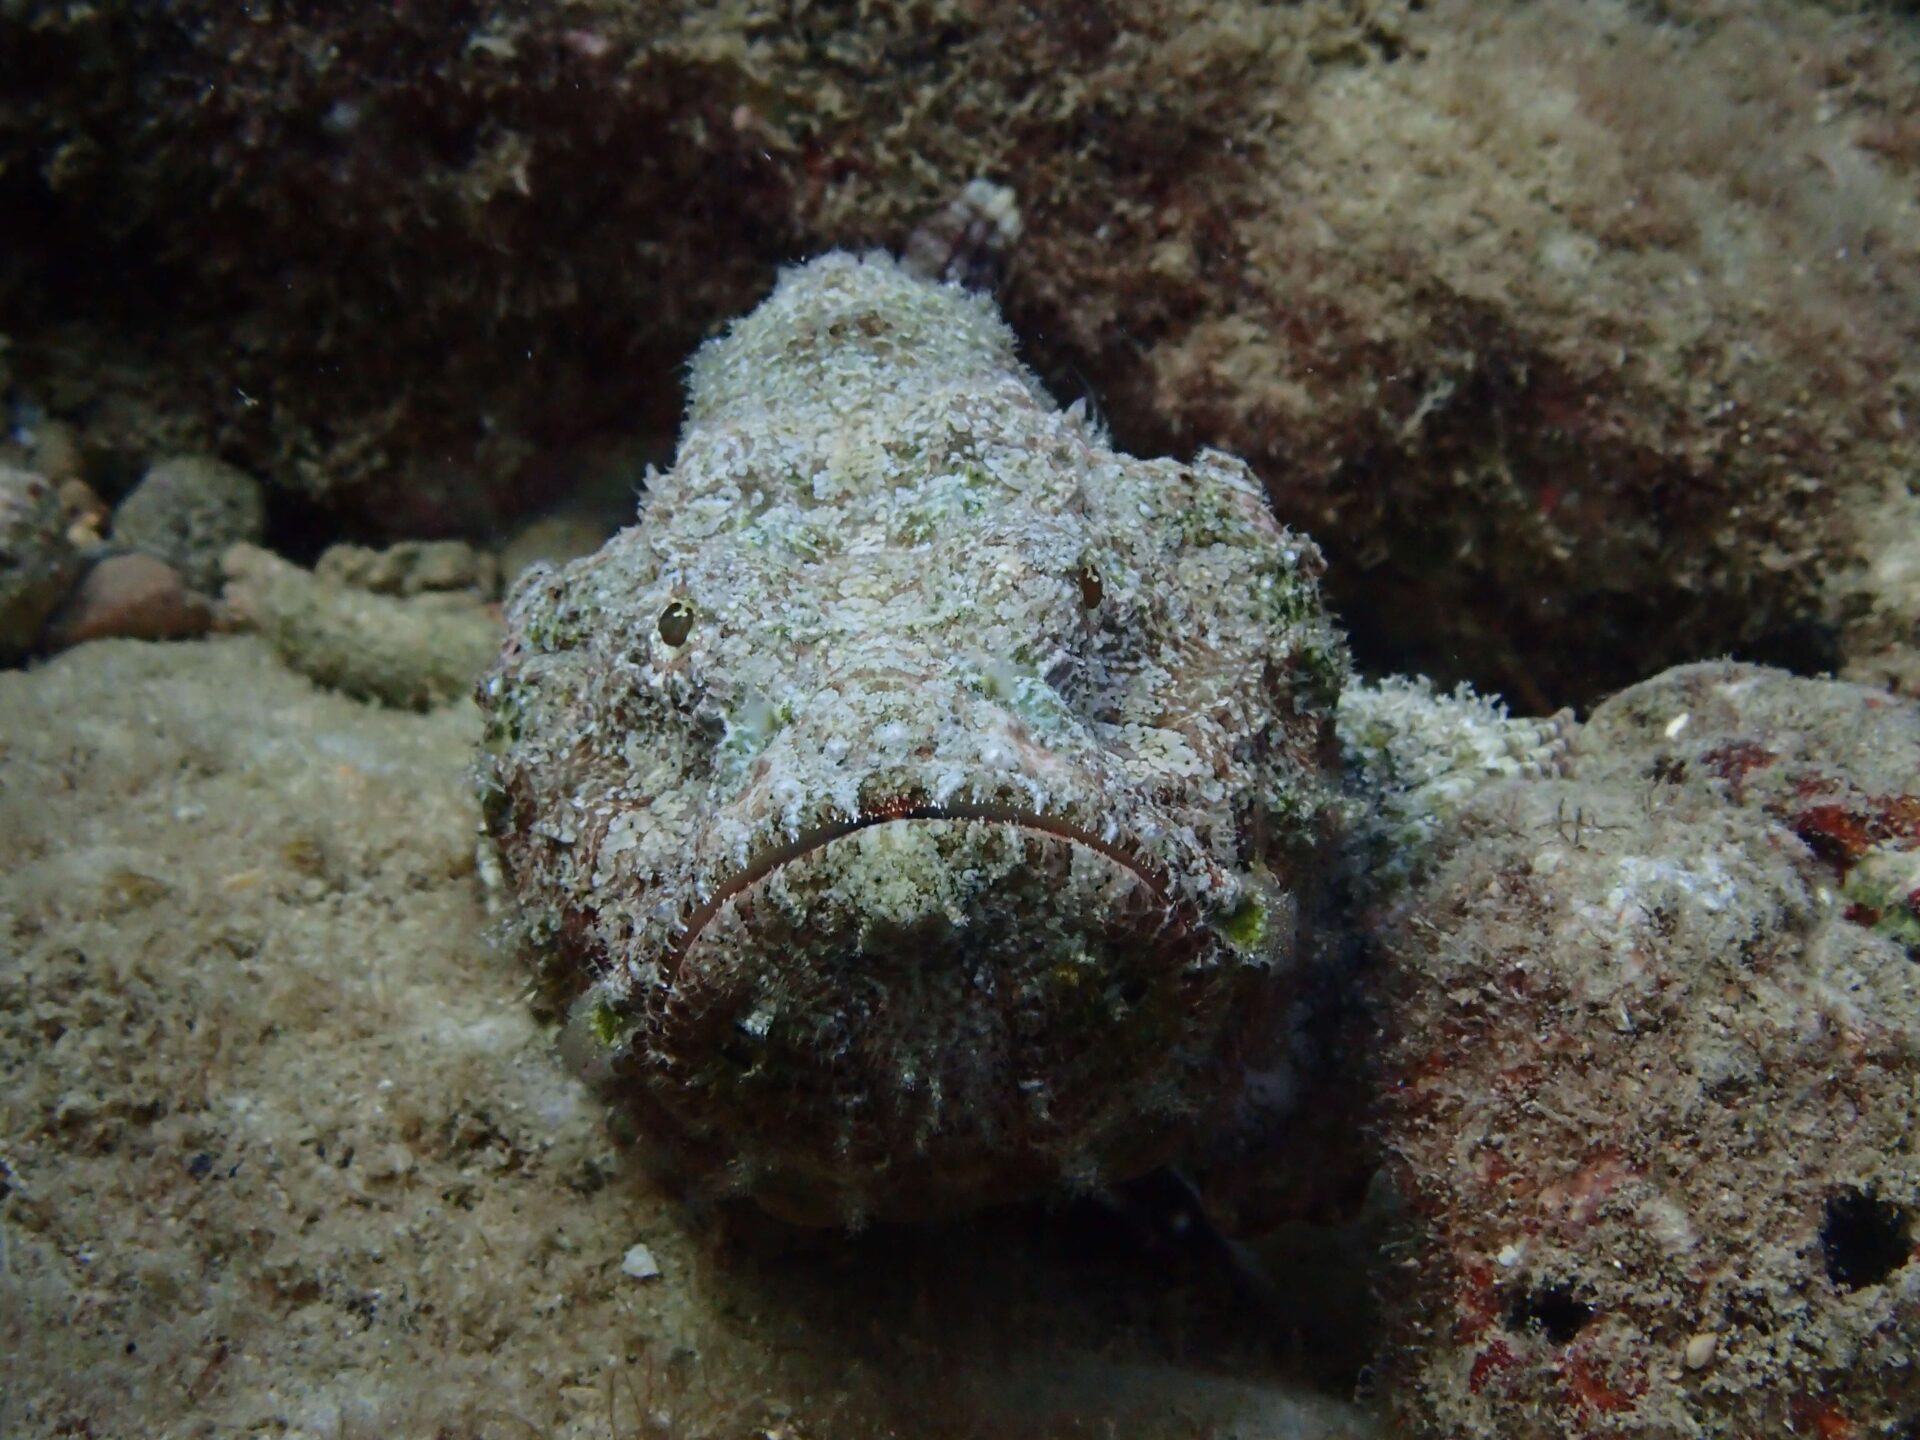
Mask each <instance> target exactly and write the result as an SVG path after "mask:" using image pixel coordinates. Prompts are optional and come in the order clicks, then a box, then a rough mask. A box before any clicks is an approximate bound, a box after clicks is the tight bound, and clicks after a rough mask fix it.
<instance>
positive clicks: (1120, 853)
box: [669, 802, 1195, 975]
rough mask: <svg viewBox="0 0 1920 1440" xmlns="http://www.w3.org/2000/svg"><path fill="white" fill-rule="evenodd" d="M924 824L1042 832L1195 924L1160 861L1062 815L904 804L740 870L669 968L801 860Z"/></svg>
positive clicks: (693, 926)
mask: <svg viewBox="0 0 1920 1440" xmlns="http://www.w3.org/2000/svg"><path fill="white" fill-rule="evenodd" d="M922 820H979V821H985V822H988V823H990V824H997V825H1006V826H1009V827H1011V828H1014V829H1020V830H1032V831H1037V832H1039V833H1041V834H1044V835H1051V836H1054V837H1056V838H1058V839H1061V840H1066V841H1068V842H1069V843H1072V844H1076V845H1084V846H1086V847H1087V848H1088V849H1090V850H1094V851H1097V852H1098V853H1099V854H1101V855H1103V856H1105V857H1106V858H1107V859H1109V860H1111V861H1113V862H1114V863H1115V864H1116V865H1119V866H1121V867H1122V868H1124V869H1126V870H1127V871H1129V872H1130V873H1131V874H1133V875H1134V876H1135V877H1136V878H1137V879H1138V880H1139V881H1140V883H1141V884H1142V885H1144V886H1146V887H1147V890H1148V891H1149V893H1151V894H1152V896H1153V898H1154V901H1155V902H1156V903H1157V904H1159V905H1160V906H1161V907H1162V908H1163V909H1164V910H1165V911H1166V913H1167V914H1168V916H1169V917H1170V918H1171V917H1175V916H1177V917H1179V918H1180V919H1181V920H1184V921H1186V922H1188V923H1189V924H1191V923H1192V921H1193V920H1194V919H1195V917H1194V916H1193V915H1192V914H1190V913H1189V912H1190V909H1191V907H1190V906H1188V905H1186V904H1184V903H1182V902H1179V901H1176V900H1174V899H1173V898H1172V897H1171V894H1170V891H1171V888H1172V887H1171V885H1170V883H1169V879H1168V876H1167V872H1166V868H1165V867H1164V866H1163V865H1161V864H1160V863H1159V862H1158V861H1156V860H1154V859H1153V858H1152V857H1151V856H1148V855H1145V854H1143V853H1141V852H1140V851H1139V850H1137V849H1135V848H1133V847H1131V846H1128V845H1126V844H1124V843H1122V842H1121V841H1119V840H1105V839H1102V838H1101V837H1100V836H1098V835H1096V834H1094V833H1093V832H1092V831H1090V830H1088V829H1086V828H1085V827H1083V826H1080V825H1075V824H1074V823H1073V822H1072V821H1070V820H1065V819H1062V818H1061V817H1060V816H1058V815H1049V814H1046V813H1044V812H1042V811H1038V810H1024V809H1021V808H1019V807H1017V806H1009V805H994V804H990V803H981V802H975V803H969V804H960V805H933V804H903V805H900V806H889V807H886V808H883V809H876V810H870V811H866V812H864V813H862V814H860V815H856V816H854V817H852V818H851V819H846V820H837V821H832V822H829V823H828V824H825V825H821V826H818V827H816V828H815V829H813V830H811V831H809V832H808V833H807V834H805V835H803V836H801V837H800V838H799V839H797V840H794V841H790V842H789V843H787V844H785V845H778V846H774V847H772V848H771V849H769V850H766V851H763V852H762V853H761V854H759V855H757V856H755V857H754V858H753V859H751V860H749V861H748V862H747V863H746V864H745V865H743V866H742V867H741V868H740V869H739V870H737V871H735V872H734V873H733V874H732V875H729V876H728V877H727V879H726V880H725V881H724V882H723V883H722V884H721V885H720V886H719V887H718V888H717V889H716V890H715V891H714V892H713V894H712V895H710V896H708V897H707V899H706V900H705V901H704V902H703V903H702V904H700V905H699V906H697V907H695V908H694V909H693V910H692V911H690V912H689V913H688V914H687V915H686V917H685V918H684V921H683V928H682V930H681V934H680V939H679V942H678V944H676V945H675V947H674V951H673V956H672V959H671V962H670V966H669V968H670V969H671V970H672V971H673V972H674V973H675V974H676V975H678V974H679V973H680V971H681V969H682V967H683V966H684V965H685V963H686V959H687V956H688V954H689V953H690V952H691V951H692V950H693V948H694V947H695V946H696V945H698V944H699V943H700V937H701V936H702V935H703V934H705V932H706V929H707V926H708V925H709V924H711V923H712V921H713V918H714V916H716V915H718V914H719V913H720V911H721V909H722V907H724V906H725V905H726V903H727V902H728V901H729V900H732V899H733V898H734V897H735V896H738V895H741V894H744V893H745V892H746V891H748V890H750V889H752V888H753V887H754V886H755V885H757V884H759V883H760V882H761V881H762V880H764V879H766V878H767V877H768V876H769V875H771V874H773V873H774V872H775V871H776V870H779V869H780V868H782V867H783V866H786V865H790V864H792V863H793V862H795V861H796V860H801V859H804V858H805V857H806V856H808V855H812V854H814V853H815V852H817V851H820V850H823V849H825V848H826V847H827V846H829V845H831V844H833V843H835V842H836V841H839V840H844V839H845V838H846V837H847V836H849V835H853V834H856V833H858V832H859V831H861V830H869V829H872V828H873V827H874V826H876V825H898V824H911V823H913V822H916V821H922Z"/></svg>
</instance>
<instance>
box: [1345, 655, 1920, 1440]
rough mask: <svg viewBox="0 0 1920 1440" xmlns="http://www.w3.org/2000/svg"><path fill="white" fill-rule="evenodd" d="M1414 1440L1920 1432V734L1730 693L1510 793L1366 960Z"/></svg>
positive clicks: (1394, 1367)
mask: <svg viewBox="0 0 1920 1440" xmlns="http://www.w3.org/2000/svg"><path fill="white" fill-rule="evenodd" d="M1382 936H1383V942H1384V945H1385V948H1386V951H1387V954H1388V957H1389V963H1388V970H1387V980H1386V988H1385V996H1384V1001H1383V1004H1384V1007H1385V1010H1386V1013H1387V1014H1388V1016H1389V1017H1390V1018H1389V1020H1388V1022H1387V1026H1388V1032H1389V1035H1390V1044H1389V1046H1388V1048H1387V1050H1386V1052H1385V1056H1384V1061H1383V1064H1382V1066H1381V1069H1380V1071H1379V1076H1378V1081H1377V1084H1378V1097H1377V1098H1378V1103H1379V1104H1380V1105H1381V1106H1382V1107H1383V1111H1384V1119H1383V1121H1382V1134H1383V1139H1384V1142H1385V1145H1386V1148H1387V1150H1388V1152H1389V1154H1390V1156H1391V1158H1392V1162H1393V1168H1394V1170H1395V1171H1396V1173H1397V1174H1398V1175H1399V1176H1400V1178H1401V1183H1402V1186H1403V1188H1404V1193H1405V1194H1406V1196H1407V1198H1408V1200H1409V1202H1410V1205H1411V1209H1412V1216H1411V1229H1412V1231H1413V1233H1414V1235H1415V1238H1414V1239H1412V1240H1411V1241H1410V1243H1409V1249H1408V1253H1407V1254H1406V1255H1405V1256H1404V1257H1402V1258H1401V1260H1400V1262H1399V1265H1398V1267H1397V1270H1396V1278H1395V1279H1394V1280H1393V1281H1392V1283H1391V1284H1390V1287H1389V1291H1390V1295H1391V1297H1392V1298H1391V1299H1390V1300H1389V1302H1388V1310H1389V1313H1390V1314H1392V1315H1393V1316H1394V1317H1395V1318H1394V1320H1393V1322H1392V1324H1391V1333H1390V1336H1389V1340H1388V1346H1389V1350H1388V1354H1389V1357H1390V1363H1389V1366H1388V1378H1387V1380H1386V1389H1387V1392H1388V1393H1389V1394H1390V1395H1391V1396H1392V1397H1393V1406H1394V1410H1395V1413H1396V1415H1397V1416H1398V1418H1399V1422H1400V1423H1402V1424H1404V1425H1406V1426H1407V1427H1408V1428H1409V1429H1410V1431H1411V1432H1412V1433H1417V1434H1422V1435H1428V1434H1431V1435H1448V1436H1501V1437H1506V1436H1522V1435H1535V1434H1558V1435H1583V1436H1589V1435H1590V1436H1625V1435H1636V1436H1673V1437H1679V1436H1692V1435H1727V1436H1735V1435H1762V1434H1769V1435H1785V1434H1802V1433H1805V1434H1816V1435H1861V1436H1865V1435H1888V1436H1892V1435H1900V1434H1905V1433H1908V1431H1909V1429H1910V1427H1911V1425H1912V1422H1913V1419H1914V1417H1915V1416H1916V1415H1917V1414H1920V1384H1917V1383H1916V1381H1915V1370H1914V1355H1913V1343H1914V1336H1915V1335H1916V1333H1920V1266H1916V1265H1914V1264H1913V1263H1912V1262H1913V1257H1914V1247H1915V1230H1914V1225H1915V1218H1916V1216H1920V1165H1917V1164H1916V1162H1915V1158H1914V1154H1913V1147H1912V1143H1911V1136H1912V1134H1913V1131H1914V1129H1915V1127H1916V1125H1920V966H1917V965H1916V961H1920V706H1916V705H1914V704H1913V703H1911V702H1902V701H1896V700H1891V699H1889V698H1888V697H1887V696H1885V695H1884V694H1882V693H1879V692H1876V691H1873V690H1869V689H1866V688H1863V687H1860V686H1854V685H1847V684H1843V683H1839V682H1835V681H1821V680H1804V679H1798V678H1795V677H1792V676H1788V675H1785V674H1782V673H1780V672H1778V671H1769V670H1761V669H1757V668H1754V667H1747V666H1738V665H1730V664H1726V663H1714V664H1705V665H1695V666H1688V667H1683V668H1681V669H1678V670H1674V671H1670V672H1668V673H1666V674H1664V675H1662V676H1660V677H1658V678H1656V679H1654V680H1651V681H1648V682H1646V683H1645V684H1642V685H1638V686H1634V687H1632V688H1631V689H1629V690H1627V691H1625V692H1623V693H1622V694H1620V695H1618V696H1616V697H1614V698H1613V699H1611V700H1609V701H1608V702H1607V703H1606V704H1604V705H1602V706H1601V707H1600V708H1599V710H1598V711H1596V712H1595V714H1594V716H1593V717H1592V719H1591V720H1590V721H1589V722H1588V723H1587V725H1586V726H1585V727H1584V728H1583V729H1582V730H1581V732H1580V734H1579V737H1578V740H1577V742H1576V744H1575V746H1574V751H1573V757H1572V772H1571V774H1570V775H1569V776H1568V777H1566V778H1543V779H1534V780H1516V781H1508V782H1503V783H1501V784H1498V785H1495V786H1493V787H1491V788H1489V789H1486V790H1484V791H1483V792H1481V793H1480V794H1479V795H1477V796H1476V797H1475V798H1474V799H1473V800H1472V801H1471V802H1470V803H1469V805H1468V806H1467V807H1466V808H1465V810H1464V811H1463V813H1462V814H1461V816H1460V817H1459V819H1458V821H1457V822H1456V823H1455V824H1454V825H1453V826H1451V827H1449V829H1448V831H1447V833H1446V838H1445V840H1444V842H1443V844H1442V845H1441V847H1440V849H1439V851H1438V852H1437V854H1436V865H1435V868H1434V869H1433V871H1432V872H1431V874H1430V876H1429V877H1428V878H1426V879H1425V880H1424V881H1422V882H1420V883H1418V884H1416V885H1415V886H1414V888H1413V890H1412V891H1411V893H1410V894H1408V895H1407V896H1406V897H1404V898H1403V899H1402V901H1401V902H1400V903H1399V904H1398V906H1397V907H1396V908H1395V909H1394V911H1393V912H1392V914H1391V918H1390V919H1389V920H1388V921H1387V922H1386V924H1385V925H1384V926H1383V929H1382Z"/></svg>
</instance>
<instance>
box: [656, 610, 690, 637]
mask: <svg viewBox="0 0 1920 1440" xmlns="http://www.w3.org/2000/svg"><path fill="white" fill-rule="evenodd" d="M692 633H693V607H692V606H691V605H689V604H687V602H686V601H684V600H675V601H672V602H671V603H669V604H668V606H667V608H666V609H664V610H662V611H661V612H660V638H661V639H662V640H664V641H666V642H667V644H669V645H684V644H686V643H687V636H688V635H690V634H692Z"/></svg>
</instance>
